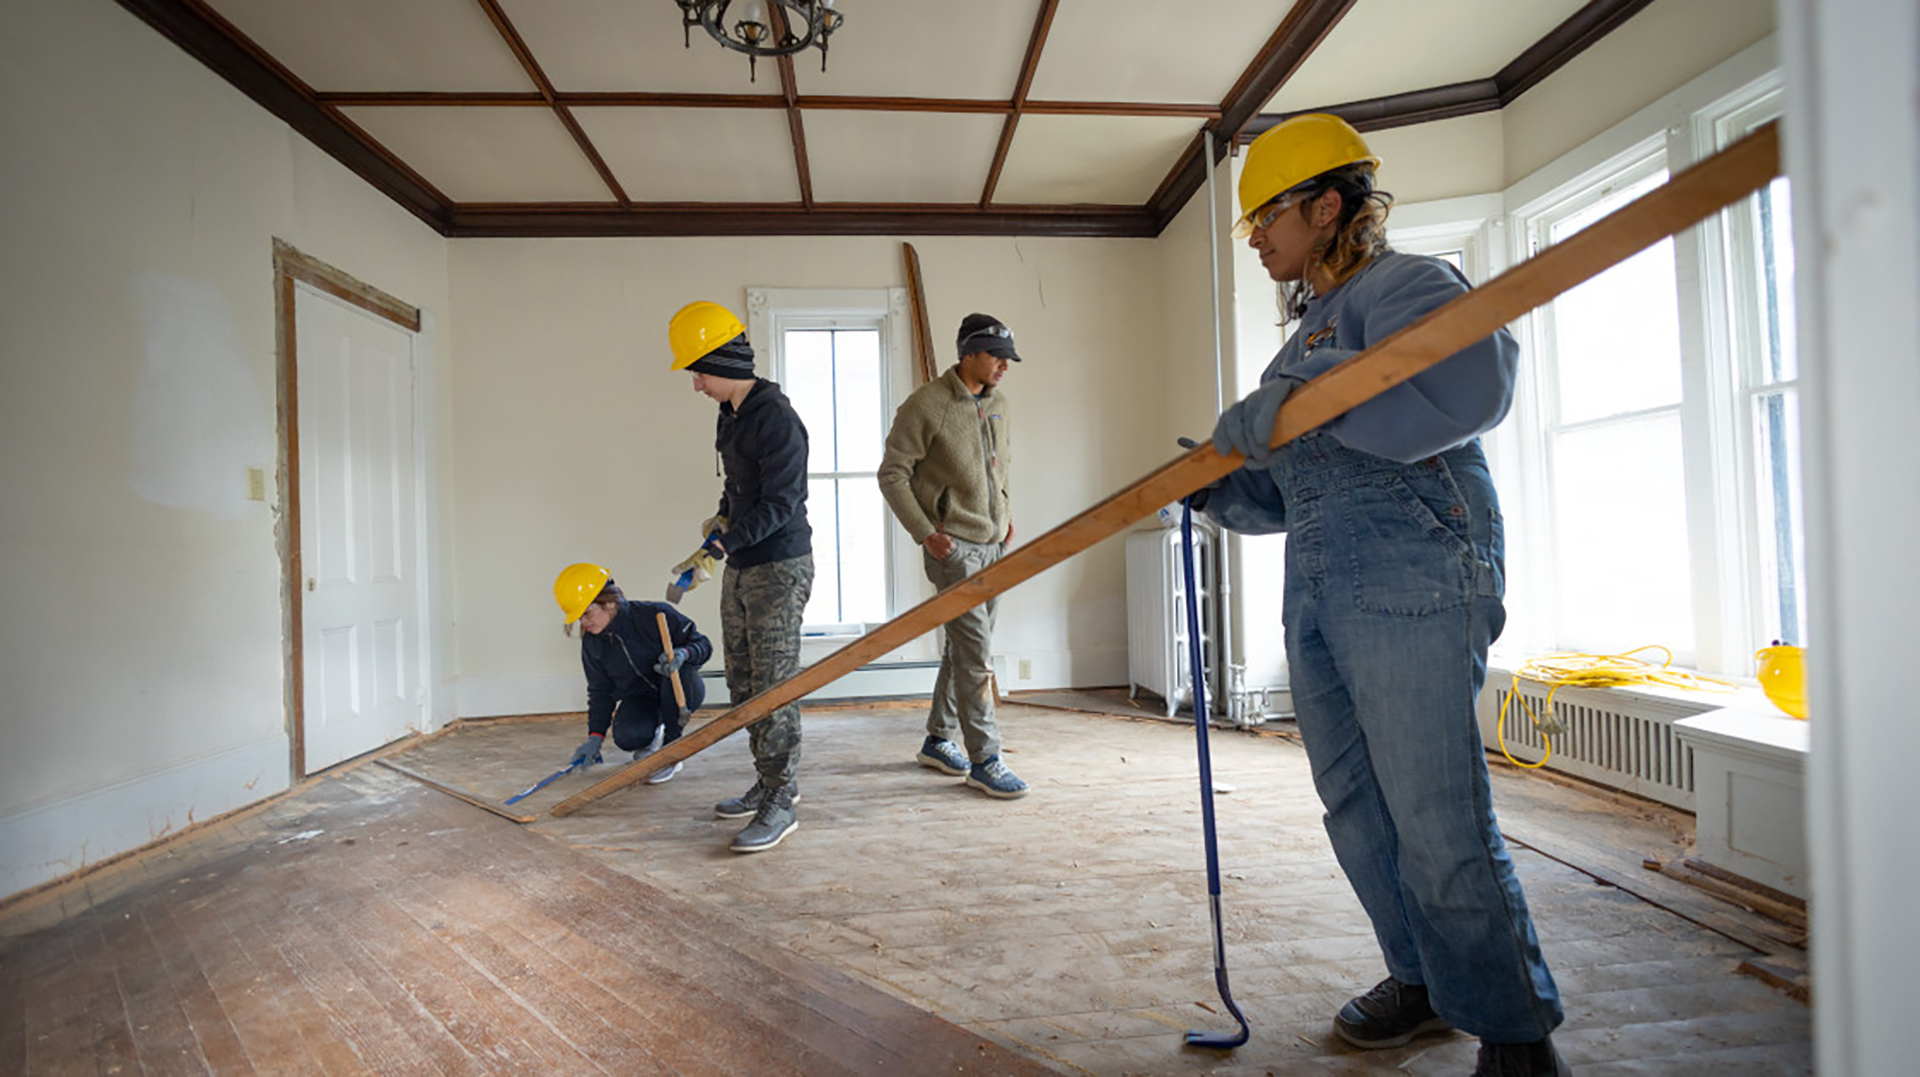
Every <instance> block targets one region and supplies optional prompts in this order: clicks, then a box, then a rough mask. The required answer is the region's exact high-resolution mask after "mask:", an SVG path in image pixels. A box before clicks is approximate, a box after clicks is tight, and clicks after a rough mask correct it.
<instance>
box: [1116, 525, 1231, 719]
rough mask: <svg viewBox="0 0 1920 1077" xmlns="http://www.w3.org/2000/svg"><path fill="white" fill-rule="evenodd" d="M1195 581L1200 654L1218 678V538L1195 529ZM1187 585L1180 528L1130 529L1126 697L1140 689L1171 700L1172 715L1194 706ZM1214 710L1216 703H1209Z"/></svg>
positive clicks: (1210, 674) (1208, 670)
mask: <svg viewBox="0 0 1920 1077" xmlns="http://www.w3.org/2000/svg"><path fill="white" fill-rule="evenodd" d="M1193 552H1194V579H1195V581H1196V585H1197V587H1198V589H1199V596H1200V647H1201V650H1200V656H1201V661H1202V663H1203V664H1204V668H1205V670H1206V674H1205V675H1206V677H1207V678H1208V681H1209V683H1211V681H1212V677H1213V663H1214V655H1213V633H1212V630H1211V628H1210V627H1209V626H1211V625H1212V624H1213V616H1214V612H1213V603H1214V599H1213V592H1214V574H1213V572H1214V568H1213V557H1214V539H1213V536H1212V535H1211V534H1209V533H1207V532H1205V531H1203V530H1201V529H1200V528H1197V527H1196V528H1195V529H1194V532H1193ZM1186 595H1187V585H1186V575H1185V570H1184V568H1183V565H1182V562H1181V550H1180V529H1179V528H1177V527H1171V528H1164V529H1155V530H1151V531H1130V532H1128V533H1127V696H1128V698H1132V697H1133V696H1134V695H1135V694H1136V693H1137V692H1138V691H1139V690H1140V689H1142V688H1145V689H1146V690H1147V691H1149V692H1152V693H1154V694H1155V695H1157V696H1159V697H1160V698H1161V699H1163V700H1165V701H1166V704H1167V716H1168V717H1169V718H1171V717H1172V716H1173V713H1174V711H1176V710H1178V709H1179V708H1181V707H1183V706H1184V707H1186V708H1187V709H1188V710H1192V709H1193V672H1192V670H1193V666H1192V661H1193V660H1192V659H1191V658H1190V657H1189V656H1188V654H1187V638H1188V636H1187V598H1186ZM1208 709H1209V710H1211V709H1212V707H1211V706H1209V707H1208Z"/></svg>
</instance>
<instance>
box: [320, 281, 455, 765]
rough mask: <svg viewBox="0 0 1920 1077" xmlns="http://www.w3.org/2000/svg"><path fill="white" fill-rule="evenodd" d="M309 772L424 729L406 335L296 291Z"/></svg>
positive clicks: (343, 306) (345, 307)
mask: <svg viewBox="0 0 1920 1077" xmlns="http://www.w3.org/2000/svg"><path fill="white" fill-rule="evenodd" d="M294 297H295V298H294V326H295V331H296V334H297V337H296V346H297V351H296V352H295V363H296V378H297V380H298V386H297V394H298V400H299V424H300V425H299V439H300V562H301V575H302V576H303V577H304V579H303V580H301V582H300V586H301V588H302V595H301V599H302V602H301V626H300V627H301V636H300V638H301V653H302V657H303V660H304V662H303V665H304V684H303V698H302V722H303V732H304V740H305V746H306V752H305V769H306V772H307V773H312V772H313V771H316V770H320V769H321V768H324V767H328V766H331V765H333V764H334V763H338V762H339V761H341V760H343V759H347V758H349V757H351V756H355V755H359V754H360V753H362V752H366V751H370V750H372V749H374V748H377V747H379V746H381V745H383V744H386V743H388V742H390V741H393V740H396V739H398V738H399V737H402V736H405V735H406V734H407V733H408V731H409V730H410V729H419V728H423V726H424V722H423V720H422V705H423V703H424V698H423V693H422V687H421V674H420V669H419V662H418V661H417V660H416V659H417V656H418V655H419V653H420V648H419V639H418V633H419V631H420V627H419V615H418V614H419V611H418V605H419V598H418V588H417V586H416V581H415V578H414V577H415V572H416V571H417V566H418V565H419V563H420V561H419V551H418V549H417V547H416V544H417V542H418V527H417V526H416V511H415V500H414V498H415V492H416V491H415V453H414V429H413V428H414V376H413V338H412V335H411V334H410V333H408V332H407V331H406V330H403V329H401V328H400V327H399V326H397V325H394V324H393V323H392V322H389V321H386V320H385V319H382V318H380V317H378V316H376V315H373V314H371V313H368V312H366V311H364V310H361V309H360V308H358V307H353V306H349V305H348V304H346V303H343V302H341V301H339V300H337V299H334V298H333V297H332V296H329V295H326V294H324V293H321V292H318V291H315V290H313V289H310V288H308V287H307V286H306V285H304V284H299V285H297V286H296V287H295V289H294Z"/></svg>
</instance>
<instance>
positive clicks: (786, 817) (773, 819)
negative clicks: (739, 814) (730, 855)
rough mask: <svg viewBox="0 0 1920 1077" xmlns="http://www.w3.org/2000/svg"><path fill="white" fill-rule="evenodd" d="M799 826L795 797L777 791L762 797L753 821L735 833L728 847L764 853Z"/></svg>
mask: <svg viewBox="0 0 1920 1077" xmlns="http://www.w3.org/2000/svg"><path fill="white" fill-rule="evenodd" d="M799 828H800V820H799V819H798V818H796V817H795V816H794V814H793V798H792V797H791V796H783V795H781V794H779V793H775V794H772V795H770V796H766V797H763V798H762V799H761V801H760V810H759V811H757V812H755V813H754V814H753V822H751V823H748V824H747V826H746V829H744V830H742V831H740V833H739V834H737V835H735V837H734V839H733V844H732V845H730V846H728V848H730V849H732V850H733V851H734V852H736V853H763V852H766V851H767V850H768V849H771V848H773V847H774V846H776V845H778V844H780V842H781V840H782V839H784V838H785V837H786V836H787V835H788V834H791V833H793V832H794V831H795V830H798V829H799Z"/></svg>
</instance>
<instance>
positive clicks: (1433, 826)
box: [1195, 115, 1571, 1074]
mask: <svg viewBox="0 0 1920 1077" xmlns="http://www.w3.org/2000/svg"><path fill="white" fill-rule="evenodd" d="M1378 165H1379V161H1378V159H1377V158H1375V157H1373V156H1372V154H1371V153H1370V152H1369V151H1368V149H1367V146H1366V143H1365V141H1363V140H1362V139H1361V137H1360V135H1359V134H1358V133H1357V132H1355V131H1354V130H1353V128H1351V127H1349V126H1348V125H1347V124H1346V123H1345V122H1344V121H1342V120H1340V119H1338V118H1336V117H1333V116H1326V115H1308V116H1297V117H1293V118H1292V119H1289V120H1287V121H1285V122H1283V123H1281V124H1280V125H1278V126H1276V127H1274V128H1273V129H1272V130H1270V131H1268V132H1267V133H1266V134H1264V135H1262V136H1261V137H1260V138H1259V139H1257V140H1256V141H1255V142H1254V143H1253V145H1252V147H1251V148H1250V149H1249V151H1248V157H1247V162H1246V167H1245V169H1244V170H1243V172H1242V177H1241V182H1240V206H1241V210H1242V217H1241V220H1240V223H1239V225H1238V226H1236V228H1235V234H1236V235H1243V236H1246V237H1247V238H1248V242H1249V244H1250V245H1251V246H1252V248H1253V249H1254V251H1256V252H1257V253H1258V254H1259V255H1260V261H1261V264H1262V265H1263V266H1265V267H1266V269H1267V272H1268V274H1269V275H1270V276H1271V277H1272V278H1273V279H1274V280H1275V281H1276V282H1278V283H1280V284H1281V285H1282V302H1283V306H1284V307H1285V317H1286V318H1287V319H1288V320H1291V321H1294V322H1295V323H1296V324H1295V325H1294V327H1293V332H1292V333H1291V335H1290V336H1289V337H1288V339H1287V342H1286V343H1285V344H1284V345H1283V346H1282V347H1281V349H1280V353H1279V354H1278V355H1277V356H1275V357H1274V359H1273V362H1272V363H1271V364H1270V365H1269V366H1268V367H1267V369H1266V371H1265V373H1264V374H1262V375H1261V385H1260V387H1259V388H1257V389H1255V390H1254V391H1253V392H1252V393H1250V394H1248V396H1247V398H1246V399H1244V400H1241V401H1240V402H1238V403H1236V404H1234V405H1233V406H1232V407H1230V408H1228V409H1227V410H1226V411H1225V412H1224V413H1223V414H1222V415H1221V416H1220V421H1219V424H1218V425H1217V426H1216V427H1215V428H1214V433H1213V441H1214V446H1215V447H1216V448H1217V449H1218V450H1219V451H1220V452H1222V453H1223V454H1224V453H1227V452H1231V451H1236V450H1237V451H1240V452H1243V453H1245V454H1246V455H1247V457H1248V461H1247V464H1246V466H1244V467H1242V468H1241V469H1239V470H1237V471H1235V472H1234V473H1233V474H1231V475H1230V476H1228V477H1227V478H1226V479H1224V480H1222V481H1221V482H1220V483H1218V484H1216V485H1215V486H1213V487H1211V488H1209V489H1207V490H1205V491H1202V492H1201V493H1200V494H1199V495H1196V497H1195V502H1196V504H1197V505H1200V506H1201V507H1203V508H1204V510H1205V511H1206V512H1207V514H1208V515H1209V516H1211V517H1212V518H1213V519H1214V520H1215V521H1217V522H1218V523H1220V524H1221V525H1222V526H1224V527H1226V528H1229V529H1230V530H1234V531H1238V532H1241V533H1245V534H1263V533H1271V532H1276V531H1285V532H1287V535H1288V538H1287V554H1286V589H1285V596H1284V598H1283V600H1282V606H1283V608H1282V611H1281V618H1282V622H1283V624H1284V627H1285V636H1286V648H1287V660H1288V662H1289V664H1290V666H1291V668H1292V689H1293V703H1294V711H1295V715H1296V718H1297V720H1298V723H1299V728H1300V735H1301V740H1302V741H1303V742H1304V744H1305V745H1306V749H1307V757H1308V760H1309V762H1310V763H1311V764H1312V768H1313V777H1314V784H1315V786H1316V788H1317V789H1318V791H1319V794H1320V799H1321V802H1322V804H1323V805H1324V806H1325V808H1326V828H1327V835H1328V837H1329V838H1330V839H1331V840H1332V844H1333V849H1334V852H1335V854H1336V856H1337V857H1338V858H1339V861H1340V866H1341V868H1342V869H1343V870H1344V871H1345V872H1346V875H1347V879H1348V881H1349V882H1350V883H1351V884H1352V885H1353V889H1354V892H1355V893H1356V894H1357V895H1358V896H1359V898H1360V903H1361V905H1362V906H1363V907H1364V908H1365V909H1366V912H1367V916H1368V917H1369V919H1371V921H1372V923H1373V929H1374V934H1375V935H1376V936H1377V938H1378V939H1379V942H1380V948H1381V951H1382V954H1383V956H1384V958H1385V962H1386V969H1387V973H1388V976H1387V979H1386V980H1384V981H1382V982H1381V983H1380V984H1379V985H1378V986H1376V987H1375V988H1374V989H1373V990H1372V991H1369V992H1368V993H1366V994H1365V995H1362V996H1360V997H1358V998H1355V999H1353V1000H1351V1001H1349V1002H1348V1003H1347V1004H1346V1005H1345V1006H1344V1007H1342V1008H1341V1010H1340V1012H1339V1013H1338V1015H1337V1016H1336V1017H1335V1019H1334V1029H1335V1032H1336V1034H1338V1035H1339V1036H1340V1038H1341V1039H1343V1040H1345V1041H1346V1042H1348V1043H1349V1044H1352V1045H1353V1046H1356V1047H1361V1048H1384V1047H1397V1046H1400V1045H1402V1044H1405V1043H1407V1042H1409V1041H1410V1040H1412V1039H1413V1038H1414V1037H1415V1036H1418V1035H1422V1034H1426V1033H1436V1032H1446V1031H1449V1030H1450V1029H1453V1028H1458V1029H1460V1030H1463V1031H1466V1032H1469V1033H1472V1034H1474V1035H1476V1036H1478V1037H1480V1041H1481V1048H1480V1056H1479V1063H1478V1067H1477V1068H1476V1069H1475V1071H1474V1072H1475V1073H1476V1074H1509V1073H1511V1074H1536V1073H1538V1074H1567V1073H1570V1072H1571V1070H1570V1069H1569V1068H1568V1067H1567V1064H1566V1062H1565V1061H1564V1060H1563V1059H1562V1058H1561V1057H1560V1055H1559V1052H1558V1051H1557V1050H1556V1049H1555V1048H1554V1046H1553V1043H1552V1041H1551V1040H1550V1039H1549V1038H1548V1034H1549V1033H1550V1032H1551V1031H1552V1030H1553V1029H1554V1028H1555V1027H1556V1026H1558V1025H1559V1024H1560V1022H1561V1019H1562V1016H1563V1014H1562V1011H1561V1006H1560V997H1559V990H1558V988H1557V987H1555V985H1554V981H1553V975H1552V973H1551V972H1549V971H1548V969H1547V965H1546V961H1545V959H1544V958H1543V957H1542V956H1541V953H1540V944H1539V941H1538V939H1537V938H1536V937H1535V934H1534V929H1533V921H1532V917H1531V916H1530V914H1529V913H1528V911H1527V900H1526V896H1525V894H1524V893H1522V891H1521V888H1520V882H1519V880H1518V879H1517V878H1516V877H1515V875H1514V870H1513V862H1512V860H1511V859H1510V858H1509V856H1508V854H1507V847H1506V843H1505V841H1504V840H1503V839H1502V838H1501V835H1500V828H1499V823H1498V821H1497V820H1496V819H1495V818H1494V814H1493V803H1492V796H1491V791H1490V788H1489V780H1488V773H1487V763H1486V756H1485V750H1484V746H1483V745H1482V743H1481V740H1480V731H1479V726H1478V723H1477V721H1476V718H1475V710H1474V701H1475V698H1476V696H1477V695H1478V694H1479V691H1480V687H1481V685H1482V683H1483V682H1484V681H1485V680H1486V673H1487V649H1488V647H1489V646H1491V645H1492V643H1493V641H1494V640H1495V639H1496V638H1498V637H1499V635H1500V629H1501V626H1502V625H1503V624H1504V623H1505V620H1506V610H1505V606H1504V605H1503V603H1502V596H1503V593H1504V590H1505V580H1504V578H1503V575H1504V572H1503V556H1504V554H1503V540H1502V533H1501V519H1500V506H1499V499H1498V497H1497V496H1496V495H1495V493H1494V488H1493V480H1492V477H1491V475H1490V474H1489V472H1488V470H1487V463H1486V457H1485V455H1484V454H1483V453H1482V452H1481V448H1480V441H1479V435H1480V434H1482V433H1483V432H1485V431H1487V430H1489V429H1491V428H1493V427H1494V426H1495V425H1496V424H1498V423H1499V422H1500V420H1501V419H1502V418H1504V417H1505V416H1506V413H1507V409H1508V406H1509V404H1510V403H1511V401H1512V397H1513V384H1514V377H1515V371H1516V369H1517V365H1518V345H1517V344H1516V343H1515V341H1514V339H1513V337H1512V335H1511V334H1510V333H1508V332H1507V331H1506V330H1504V329H1502V330H1500V331H1499V332H1498V333H1495V334H1494V335H1492V336H1490V337H1487V338H1485V339H1483V340H1481V341H1479V342H1478V343H1475V344H1473V345H1470V346H1468V347H1467V348H1464V349H1462V350H1461V351H1459V352H1457V353H1456V354H1454V355H1452V356H1450V357H1448V358H1447V359H1445V360H1443V361H1442V362H1440V363H1439V364H1438V365H1436V366H1434V367H1431V368H1429V369H1428V370H1427V371H1425V372H1423V373H1421V374H1419V375H1416V376H1415V377H1414V378H1412V379H1411V380H1409V381H1407V382H1403V383H1401V384H1400V385H1398V386H1395V387H1393V388H1391V389H1389V390H1387V391H1386V392H1384V393H1382V394H1380V395H1379V396H1377V397H1375V398H1374V399H1372V400H1370V401H1368V402H1366V403H1363V404H1361V405H1359V406H1357V407H1355V408H1353V409H1352V410H1351V411H1349V412H1347V413H1346V414H1344V415H1342V416H1340V417H1339V418H1336V419H1334V420H1332V421H1331V422H1329V423H1327V424H1326V425H1325V426H1322V427H1320V428H1318V429H1316V430H1313V431H1311V432H1309V433H1307V434H1304V435H1302V436H1300V437H1299V438H1296V439H1294V440H1293V441H1290V442H1288V443H1286V444H1284V445H1282V446H1281V447H1280V448H1278V449H1270V448H1269V447H1268V445H1267V443H1268V441H1269V440H1270V439H1271V436H1272V433H1273V425H1274V417H1275V415H1276V414H1277V413H1278V411H1279V408H1280V404H1281V402H1282V401H1283V400H1284V399H1285V398H1286V395H1287V393H1288V392H1289V391H1290V390H1291V389H1292V388H1293V387H1294V386H1296V385H1299V384H1301V383H1303V382H1305V381H1308V380H1310V379H1312V378H1314V377H1316V376H1318V375H1320V374H1323V373H1325V372H1326V371H1328V370H1330V369H1332V368H1333V367H1334V366H1336V365H1338V364H1339V363H1341V362H1343V361H1344V360H1346V359H1349V358H1351V357H1352V356H1354V355H1355V354H1357V353H1358V352H1361V351H1363V350H1365V349H1366V348H1368V347H1371V346H1373V345H1375V344H1378V343H1379V342H1380V341H1382V340H1384V339H1385V338H1386V337H1388V336H1389V335H1391V334H1392V333H1394V332H1396V331H1398V330H1399V329H1402V328H1404V327H1405V326H1407V325H1409V324H1411V323H1412V322H1414V321H1415V320H1417V319H1419V318H1420V317H1421V316H1423V315H1425V314H1427V313H1428V312H1430V311H1432V310H1434V309H1435V308H1437V307H1439V306H1441V305H1443V304H1444V303H1446V302H1448V301H1449V300H1451V299H1453V298H1454V297H1456V296H1458V295H1460V294H1462V293H1464V292H1465V291H1467V289H1468V284H1467V281H1466V279H1465V278H1464V277H1462V276H1461V275H1460V273H1459V271H1457V270H1456V269H1454V267H1453V266H1451V265H1449V264H1448V263H1446V262H1444V261H1441V260H1439V259H1437V258H1428V257H1425V256H1421V255H1410V254H1401V253H1398V252H1395V251H1392V250H1390V249H1389V248H1388V247H1387V245H1386V242H1385V222H1386V213H1387V208H1388V206H1389V205H1390V204H1391V199H1390V198H1389V197H1388V196H1386V195H1385V194H1384V193H1382V192H1376V191H1375V190H1374V187H1373V175H1374V170H1375V169H1376V168H1377V167H1378Z"/></svg>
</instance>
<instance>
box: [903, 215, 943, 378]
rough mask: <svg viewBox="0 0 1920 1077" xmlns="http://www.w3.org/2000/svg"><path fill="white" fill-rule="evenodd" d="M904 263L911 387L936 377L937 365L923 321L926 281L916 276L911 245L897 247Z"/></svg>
mask: <svg viewBox="0 0 1920 1077" xmlns="http://www.w3.org/2000/svg"><path fill="white" fill-rule="evenodd" d="M900 253H901V256H902V257H903V258H904V259H905V260H906V263H907V306H908V308H909V310H910V311H911V313H912V316H913V387H914V388H916V389H918V388H919V387H920V386H922V385H925V384H926V383H928V382H930V381H932V380H933V379H934V378H937V377H939V376H940V364H939V362H938V361H936V360H935V359H934V357H933V326H932V325H930V324H928V322H927V289H926V282H925V281H924V280H923V279H922V278H921V276H920V252H919V251H916V250H914V249H913V244H911V243H902V244H900Z"/></svg>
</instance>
